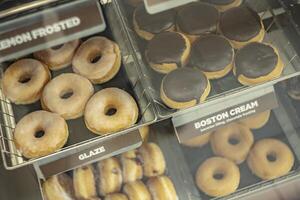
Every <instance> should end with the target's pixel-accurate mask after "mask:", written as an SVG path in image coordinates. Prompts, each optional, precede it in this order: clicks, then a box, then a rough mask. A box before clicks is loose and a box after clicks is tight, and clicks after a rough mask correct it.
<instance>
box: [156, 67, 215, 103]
mask: <svg viewBox="0 0 300 200" xmlns="http://www.w3.org/2000/svg"><path fill="white" fill-rule="evenodd" d="M209 93H210V82H209V80H208V79H207V77H206V76H205V74H204V73H203V72H201V71H200V70H199V69H193V68H187V67H185V68H179V69H176V70H174V71H172V72H170V73H169V74H167V75H166V76H165V77H164V78H163V80H162V83H161V88H160V97H161V99H162V101H163V102H164V104H165V105H167V106H168V107H170V108H173V109H184V108H189V107H192V106H195V105H197V104H198V103H202V102H204V101H205V99H206V98H207V96H208V95H209Z"/></svg>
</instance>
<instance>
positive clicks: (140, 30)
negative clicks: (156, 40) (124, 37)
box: [133, 4, 176, 40]
mask: <svg viewBox="0 0 300 200" xmlns="http://www.w3.org/2000/svg"><path fill="white" fill-rule="evenodd" d="M175 17H176V11H174V10H168V11H164V12H161V13H158V14H153V15H150V14H149V13H148V12H147V11H146V9H145V6H144V4H140V5H139V6H138V7H137V8H136V9H135V11H134V14H133V25H134V30H135V31H136V33H137V34H138V35H139V36H140V37H141V38H144V39H145V40H151V39H152V38H153V37H154V35H155V34H158V33H162V32H165V31H174V30H175Z"/></svg>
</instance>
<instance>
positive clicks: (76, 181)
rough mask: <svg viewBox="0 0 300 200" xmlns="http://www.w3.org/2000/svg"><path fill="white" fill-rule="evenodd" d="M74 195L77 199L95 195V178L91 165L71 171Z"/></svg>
mask: <svg viewBox="0 0 300 200" xmlns="http://www.w3.org/2000/svg"><path fill="white" fill-rule="evenodd" d="M73 185H74V190H75V196H76V197H77V198H78V199H90V198H93V197H96V196H97V189H96V179H95V176H94V169H93V166H92V165H88V166H84V167H81V168H78V169H75V170H74V172H73Z"/></svg>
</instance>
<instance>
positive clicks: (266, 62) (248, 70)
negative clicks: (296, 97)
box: [235, 42, 279, 78]
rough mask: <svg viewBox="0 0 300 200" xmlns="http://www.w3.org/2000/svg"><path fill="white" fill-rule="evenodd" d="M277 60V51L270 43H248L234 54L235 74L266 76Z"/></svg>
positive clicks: (254, 76)
mask: <svg viewBox="0 0 300 200" xmlns="http://www.w3.org/2000/svg"><path fill="white" fill-rule="evenodd" d="M278 60H279V58H278V55H277V53H276V52H275V50H274V48H272V47H271V46H270V45H266V44H263V43H258V42H254V43H250V44H248V45H246V46H245V47H243V48H242V49H240V50H239V51H238V52H237V54H236V58H235V67H236V75H237V76H239V75H244V76H246V77H248V78H259V77H261V76H266V75H268V74H269V73H271V72H272V71H273V70H274V69H275V68H276V66H277V63H278Z"/></svg>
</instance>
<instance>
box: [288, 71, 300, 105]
mask: <svg viewBox="0 0 300 200" xmlns="http://www.w3.org/2000/svg"><path fill="white" fill-rule="evenodd" d="M286 88H287V92H288V95H289V96H290V97H291V98H292V99H294V100H297V101H299V100H300V76H297V77H293V78H290V79H288V80H287V84H286Z"/></svg>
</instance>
